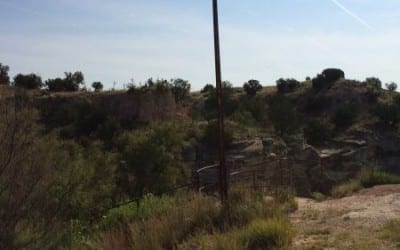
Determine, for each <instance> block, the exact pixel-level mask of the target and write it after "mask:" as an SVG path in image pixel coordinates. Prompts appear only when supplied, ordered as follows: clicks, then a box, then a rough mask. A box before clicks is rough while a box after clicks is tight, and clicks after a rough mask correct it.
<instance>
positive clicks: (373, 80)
mask: <svg viewBox="0 0 400 250" xmlns="http://www.w3.org/2000/svg"><path fill="white" fill-rule="evenodd" d="M365 83H366V85H367V86H371V87H373V88H376V89H381V88H382V82H381V80H379V78H377V77H368V78H367V79H365Z"/></svg>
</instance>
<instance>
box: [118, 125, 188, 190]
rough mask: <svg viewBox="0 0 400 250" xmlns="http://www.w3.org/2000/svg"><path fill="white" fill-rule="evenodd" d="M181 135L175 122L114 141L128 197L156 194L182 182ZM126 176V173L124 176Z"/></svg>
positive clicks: (184, 174)
mask: <svg viewBox="0 0 400 250" xmlns="http://www.w3.org/2000/svg"><path fill="white" fill-rule="evenodd" d="M183 138H184V134H183V133H182V131H181V129H180V128H178V127H177V126H176V125H175V124H172V123H166V124H155V125H152V126H151V127H150V128H147V129H145V130H137V131H133V132H130V133H127V134H125V135H123V136H121V138H120V139H119V140H118V144H119V147H120V148H121V150H122V160H123V161H124V162H126V168H127V171H128V173H129V174H130V175H131V177H130V178H129V179H128V180H126V182H127V183H128V184H127V188H128V190H127V191H128V193H129V195H130V196H131V197H141V196H143V195H144V194H146V193H148V192H150V193H154V194H160V193H162V192H166V191H169V190H170V189H171V188H174V187H176V186H179V185H182V184H184V183H186V181H187V177H188V168H187V166H186V165H185V164H184V163H183V160H182V149H183ZM125 177H126V175H125Z"/></svg>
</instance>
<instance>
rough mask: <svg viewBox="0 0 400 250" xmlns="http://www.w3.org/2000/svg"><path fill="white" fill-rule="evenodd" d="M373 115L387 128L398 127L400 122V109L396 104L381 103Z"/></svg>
mask: <svg viewBox="0 0 400 250" xmlns="http://www.w3.org/2000/svg"><path fill="white" fill-rule="evenodd" d="M372 113H373V114H374V115H375V116H377V117H378V118H379V120H380V121H381V122H382V123H383V124H384V125H386V126H391V127H396V126H397V125H398V123H399V122H400V107H399V105H397V104H394V103H379V104H378V105H377V106H376V107H375V109H374V110H373V111H372Z"/></svg>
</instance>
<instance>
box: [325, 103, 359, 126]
mask: <svg viewBox="0 0 400 250" xmlns="http://www.w3.org/2000/svg"><path fill="white" fill-rule="evenodd" d="M358 116H359V110H358V108H357V106H356V105H355V104H354V103H351V102H346V103H342V104H339V105H338V106H337V107H336V108H335V110H334V111H333V115H332V121H333V123H334V124H335V125H336V128H347V127H349V126H351V125H352V124H354V122H355V121H356V120H357V119H358Z"/></svg>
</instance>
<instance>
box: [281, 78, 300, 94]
mask: <svg viewBox="0 0 400 250" xmlns="http://www.w3.org/2000/svg"><path fill="white" fill-rule="evenodd" d="M299 86H300V82H299V81H297V80H296V79H283V78H280V79H278V80H277V81H276V87H277V88H278V92H279V93H289V92H292V91H294V90H295V89H296V88H297V87H299Z"/></svg>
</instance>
